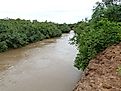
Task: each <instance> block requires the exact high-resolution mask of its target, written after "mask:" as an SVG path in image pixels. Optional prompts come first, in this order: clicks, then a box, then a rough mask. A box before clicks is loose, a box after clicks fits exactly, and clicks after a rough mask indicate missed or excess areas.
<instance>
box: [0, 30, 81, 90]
mask: <svg viewBox="0 0 121 91" xmlns="http://www.w3.org/2000/svg"><path fill="white" fill-rule="evenodd" d="M73 35H74V33H73V32H70V33H69V34H63V35H62V36H61V37H58V38H52V39H46V40H43V41H39V42H36V43H31V44H29V45H27V46H25V47H22V48H17V49H14V50H8V51H6V52H3V53H0V91H72V90H73V88H74V86H75V84H76V82H77V81H78V80H79V78H80V74H81V72H80V71H78V70H77V69H76V68H74V66H73V62H74V59H75V57H76V53H77V50H76V47H75V46H73V45H70V44H69V39H70V38H71V37H73Z"/></svg>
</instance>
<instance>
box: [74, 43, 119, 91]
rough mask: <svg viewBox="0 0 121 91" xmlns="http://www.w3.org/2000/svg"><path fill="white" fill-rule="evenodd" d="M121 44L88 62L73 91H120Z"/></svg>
mask: <svg viewBox="0 0 121 91" xmlns="http://www.w3.org/2000/svg"><path fill="white" fill-rule="evenodd" d="M119 67H121V44H118V45H113V46H111V47H109V48H107V49H106V50H105V51H103V52H102V53H100V54H99V55H97V57H96V58H95V59H93V60H91V61H90V63H89V65H88V67H87V69H86V70H85V72H84V74H83V77H82V78H81V80H80V81H79V82H78V84H77V85H76V87H75V89H74V91H121V74H120V73H119V72H118V71H117V70H118V68H119Z"/></svg>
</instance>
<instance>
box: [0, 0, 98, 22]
mask: <svg viewBox="0 0 121 91" xmlns="http://www.w3.org/2000/svg"><path fill="white" fill-rule="evenodd" d="M97 1H99V0H0V18H6V17H8V18H13V19H16V18H21V19H29V20H38V21H45V20H47V21H52V22H56V23H76V22H78V21H81V20H82V19H85V18H90V17H91V14H92V9H93V6H95V3H96V2H97Z"/></svg>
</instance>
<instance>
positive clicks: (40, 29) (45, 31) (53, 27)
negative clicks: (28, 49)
mask: <svg viewBox="0 0 121 91" xmlns="http://www.w3.org/2000/svg"><path fill="white" fill-rule="evenodd" d="M69 31H70V28H69V26H68V25H67V24H65V23H64V24H56V23H52V22H47V21H45V22H38V21H37V20H33V21H32V22H31V21H30V20H21V19H9V18H8V19H0V52H3V51H6V50H8V49H10V48H18V47H22V46H24V45H27V44H29V43H32V42H36V41H39V40H43V39H48V38H52V37H59V36H61V35H62V33H67V32H69Z"/></svg>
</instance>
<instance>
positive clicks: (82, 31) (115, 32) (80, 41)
mask: <svg viewBox="0 0 121 91" xmlns="http://www.w3.org/2000/svg"><path fill="white" fill-rule="evenodd" d="M75 32H76V34H75V37H74V38H73V41H74V43H75V44H76V45H78V50H79V53H78V55H77V57H76V60H75V64H74V66H75V67H77V68H78V69H83V70H84V69H85V68H86V66H87V65H88V63H89V61H90V60H91V59H92V58H94V57H95V56H96V55H97V53H99V52H101V51H103V50H104V49H105V48H107V47H108V46H110V45H112V44H116V43H119V42H120V41H121V27H120V25H119V23H115V22H110V21H108V20H107V19H101V20H100V21H97V22H96V23H94V22H89V23H86V22H82V23H80V24H79V25H78V26H77V27H76V28H75Z"/></svg>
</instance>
